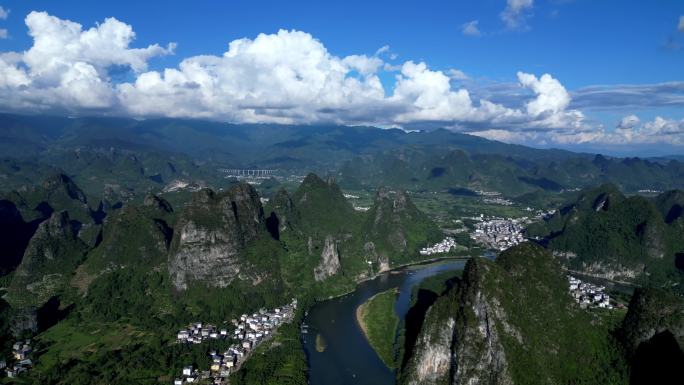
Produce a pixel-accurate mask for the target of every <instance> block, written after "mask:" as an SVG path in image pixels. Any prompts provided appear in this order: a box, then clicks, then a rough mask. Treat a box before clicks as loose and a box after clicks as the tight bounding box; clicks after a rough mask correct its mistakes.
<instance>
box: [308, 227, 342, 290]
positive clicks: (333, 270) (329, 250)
mask: <svg viewBox="0 0 684 385" xmlns="http://www.w3.org/2000/svg"><path fill="white" fill-rule="evenodd" d="M340 267H341V266H340V254H339V252H338V250H337V243H336V242H335V238H333V237H332V235H328V236H327V237H325V244H324V245H323V252H321V263H319V264H318V266H316V268H315V269H314V278H315V279H316V281H322V280H324V279H326V278H328V277H330V276H333V275H335V274H337V272H338V271H340Z"/></svg>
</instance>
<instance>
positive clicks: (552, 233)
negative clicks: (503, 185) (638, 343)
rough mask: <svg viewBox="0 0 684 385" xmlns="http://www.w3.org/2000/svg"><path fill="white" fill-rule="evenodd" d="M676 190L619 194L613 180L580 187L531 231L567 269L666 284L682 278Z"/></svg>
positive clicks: (679, 223) (608, 276) (679, 200)
mask: <svg viewBox="0 0 684 385" xmlns="http://www.w3.org/2000/svg"><path fill="white" fill-rule="evenodd" d="M681 194H682V193H681V192H678V191H670V192H666V193H663V194H661V195H660V196H658V197H656V198H654V199H649V198H645V197H641V196H632V197H625V196H624V195H623V194H622V193H621V192H620V191H619V190H618V188H617V187H616V186H614V185H603V186H600V187H598V188H595V189H590V190H586V191H584V192H582V193H581V194H580V197H579V198H578V199H577V200H576V201H575V202H572V203H570V204H569V205H567V206H565V207H563V208H561V209H560V210H558V211H557V212H556V214H555V215H554V216H553V217H552V218H550V219H549V220H548V221H547V222H546V223H545V224H543V225H542V226H537V227H533V228H531V229H530V234H531V235H537V236H542V237H545V238H546V241H547V243H548V247H549V248H551V249H552V250H554V253H555V254H556V255H558V256H560V257H561V258H562V259H563V263H564V264H566V265H567V266H568V267H569V268H570V269H573V270H578V271H582V272H584V273H587V274H591V275H597V276H601V277H605V278H609V279H617V280H625V281H633V282H646V281H650V282H651V283H652V284H655V285H660V286H672V285H673V284H677V283H678V282H682V271H681V269H678V268H677V266H676V258H677V255H678V254H679V253H681V252H682V250H684V243H683V241H682V238H684V232H683V231H682V230H683V229H684V228H683V227H682V221H681V218H680V217H679V211H678V210H679V208H680V207H681V199H679V198H680V197H681Z"/></svg>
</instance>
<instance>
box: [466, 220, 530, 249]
mask: <svg viewBox="0 0 684 385" xmlns="http://www.w3.org/2000/svg"><path fill="white" fill-rule="evenodd" d="M473 219H475V220H477V222H476V223H475V231H474V232H473V233H471V235H470V237H471V238H472V239H473V240H474V241H475V242H477V243H479V244H481V245H483V246H485V247H487V248H490V249H493V250H498V251H503V250H506V249H508V248H509V247H512V246H515V245H517V244H518V243H521V242H523V241H524V240H525V237H524V236H523V230H524V227H523V225H525V224H526V223H527V222H528V221H527V217H522V218H496V217H484V215H482V214H480V217H479V218H478V217H476V218H473Z"/></svg>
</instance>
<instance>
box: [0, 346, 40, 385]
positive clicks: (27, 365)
mask: <svg viewBox="0 0 684 385" xmlns="http://www.w3.org/2000/svg"><path fill="white" fill-rule="evenodd" d="M32 352H33V348H31V340H26V341H17V342H15V343H14V345H12V356H13V358H14V360H15V361H16V362H15V363H14V365H12V366H11V367H8V366H7V361H5V360H2V361H0V370H2V369H4V370H5V372H6V374H7V377H9V378H16V377H18V376H20V375H21V374H24V373H26V372H28V371H29V370H30V369H31V367H32V366H33V361H31V358H29V356H30V355H31V353H32Z"/></svg>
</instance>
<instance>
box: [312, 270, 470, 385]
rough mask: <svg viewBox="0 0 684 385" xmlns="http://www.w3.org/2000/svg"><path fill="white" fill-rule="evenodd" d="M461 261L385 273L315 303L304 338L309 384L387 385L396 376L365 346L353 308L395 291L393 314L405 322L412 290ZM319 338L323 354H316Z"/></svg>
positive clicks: (366, 344) (391, 382)
mask: <svg viewBox="0 0 684 385" xmlns="http://www.w3.org/2000/svg"><path fill="white" fill-rule="evenodd" d="M464 266H465V261H464V260H455V261H448V262H442V263H438V264H432V265H426V266H423V267H420V266H418V267H417V266H414V267H411V268H406V269H402V270H397V271H391V272H386V273H383V274H381V275H379V276H378V277H376V278H374V279H372V280H369V281H365V282H362V283H360V284H359V285H358V286H357V288H356V290H355V291H354V292H352V293H350V294H347V295H345V296H343V297H338V298H333V299H331V300H328V301H324V302H321V303H319V304H316V305H315V306H314V307H312V308H311V309H310V310H309V314H308V315H307V317H306V319H305V324H306V325H307V327H308V332H307V333H304V334H303V335H302V337H303V338H302V341H303V344H304V350H305V351H306V354H307V358H308V361H309V380H310V384H312V385H347V384H355V385H364V384H367V385H391V384H394V383H395V382H396V380H395V372H394V371H393V370H390V369H388V368H387V367H386V366H385V365H384V364H383V362H382V361H381V360H380V358H379V357H378V355H377V354H376V353H375V351H374V350H373V348H371V346H370V345H369V344H368V342H367V341H366V338H365V337H364V335H363V332H362V331H361V329H360V328H359V326H358V324H357V322H356V316H355V312H356V308H357V307H358V306H359V305H361V304H362V303H364V302H365V301H366V300H367V299H368V298H370V297H372V296H373V295H375V294H377V293H379V292H382V291H385V290H389V289H391V288H394V287H398V288H399V298H398V299H397V302H396V304H395V307H394V311H395V312H396V313H397V315H398V316H399V317H400V319H402V320H403V319H404V317H405V316H406V313H407V312H408V310H409V306H410V303H411V291H412V288H413V287H414V286H415V285H417V284H419V283H420V282H421V281H422V280H424V279H425V278H428V277H430V276H433V275H436V274H439V273H441V272H444V271H452V270H453V271H458V270H462V269H463V267H464ZM317 335H320V337H319V338H318V339H319V342H318V344H319V348H320V347H321V346H320V345H325V350H323V351H322V352H319V351H318V350H317V349H316V339H317Z"/></svg>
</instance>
